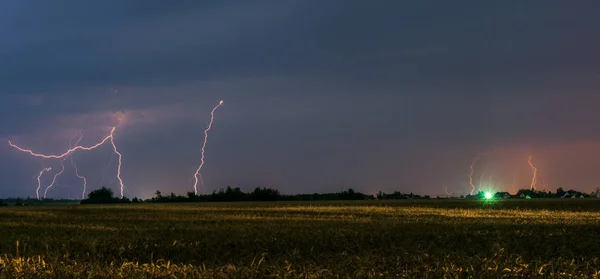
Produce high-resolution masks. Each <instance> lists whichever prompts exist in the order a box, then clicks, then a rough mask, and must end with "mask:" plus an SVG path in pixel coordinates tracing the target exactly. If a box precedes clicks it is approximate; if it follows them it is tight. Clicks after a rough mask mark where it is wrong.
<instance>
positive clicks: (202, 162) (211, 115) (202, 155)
mask: <svg viewBox="0 0 600 279" xmlns="http://www.w3.org/2000/svg"><path fill="white" fill-rule="evenodd" d="M222 105H223V100H221V101H220V102H219V104H218V105H216V106H215V107H214V108H213V109H212V111H211V112H210V122H209V123H208V127H206V130H204V143H203V144H202V154H201V157H200V166H199V167H198V169H197V170H196V173H194V193H195V194H196V195H197V194H198V176H199V175H200V171H201V170H202V166H204V149H205V148H206V142H207V141H208V131H210V128H211V127H212V124H213V121H214V119H215V111H216V110H217V108H219V107H220V106H222ZM202 184H204V183H202Z"/></svg>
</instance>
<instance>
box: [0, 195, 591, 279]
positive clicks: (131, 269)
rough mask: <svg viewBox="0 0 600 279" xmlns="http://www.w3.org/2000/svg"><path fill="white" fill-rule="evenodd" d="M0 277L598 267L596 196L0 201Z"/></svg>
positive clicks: (526, 273)
mask: <svg viewBox="0 0 600 279" xmlns="http://www.w3.org/2000/svg"><path fill="white" fill-rule="evenodd" d="M0 225H1V230H0V249H1V250H0V254H2V255H1V256H0V277H2V278H6V277H24V278H122V277H124V278H156V277H158V278H167V277H169V278H213V277H217V278H265V277H275V278H323V277H325V278H336V277H343V278H348V277H351V278H369V277H395V278H443V277H447V278H469V277H474V278H497V277H538V278H539V277H565V278H573V277H586V278H590V277H600V273H599V271H600V261H599V259H598V258H599V256H600V252H599V251H600V200H592V199H588V200H585V199H581V200H579V199H578V200H575V199H569V200H564V199H558V200H507V201H497V202H490V203H483V202H482V201H465V200H463V201H457V200H453V201H390V202H388V201H386V202H381V201H369V202H322V203H321V202H313V203H280V202H273V203H268V202H265V203H194V204H130V205H102V206H101V205H69V206H66V205H65V206H30V207H4V208H0Z"/></svg>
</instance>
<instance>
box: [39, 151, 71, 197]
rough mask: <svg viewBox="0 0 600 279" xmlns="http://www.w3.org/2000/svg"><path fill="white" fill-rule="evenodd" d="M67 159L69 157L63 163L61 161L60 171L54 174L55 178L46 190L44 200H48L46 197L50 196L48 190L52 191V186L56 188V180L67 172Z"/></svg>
mask: <svg viewBox="0 0 600 279" xmlns="http://www.w3.org/2000/svg"><path fill="white" fill-rule="evenodd" d="M66 159H67V157H64V158H63V159H62V160H61V161H60V167H61V169H60V171H59V172H57V173H55V174H54V177H53V178H52V183H50V185H48V187H46V190H45V191H44V199H45V198H46V195H47V194H48V190H50V188H52V186H54V183H56V178H57V177H59V176H60V175H61V174H62V173H63V172H64V171H65V160H66Z"/></svg>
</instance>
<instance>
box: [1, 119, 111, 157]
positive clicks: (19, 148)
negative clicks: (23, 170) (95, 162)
mask: <svg viewBox="0 0 600 279" xmlns="http://www.w3.org/2000/svg"><path fill="white" fill-rule="evenodd" d="M115 128H116V127H113V128H112V129H111V131H110V135H108V136H106V137H105V138H104V139H103V140H102V141H100V142H99V143H97V144H95V145H92V146H88V147H86V146H80V145H78V146H75V147H73V148H71V149H69V150H67V152H65V153H63V154H60V155H45V154H40V153H35V152H33V151H32V150H30V149H24V148H21V147H19V146H17V145H15V144H13V143H12V142H11V141H10V140H9V141H8V144H9V145H10V146H12V147H14V148H16V149H17V150H19V151H21V152H25V153H29V155H31V156H35V157H41V158H45V159H62V158H64V157H66V156H68V155H69V154H71V153H73V152H75V151H77V150H86V151H87V150H92V149H95V148H97V147H99V146H101V145H103V144H104V143H105V142H106V141H107V140H109V139H112V137H113V132H114V131H115Z"/></svg>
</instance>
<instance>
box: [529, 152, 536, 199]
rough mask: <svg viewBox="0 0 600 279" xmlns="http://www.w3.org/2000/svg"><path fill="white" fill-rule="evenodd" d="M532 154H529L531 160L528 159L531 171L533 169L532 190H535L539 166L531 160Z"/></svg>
mask: <svg viewBox="0 0 600 279" xmlns="http://www.w3.org/2000/svg"><path fill="white" fill-rule="evenodd" d="M531 157H532V156H531V155H530V156H529V160H528V161H527V163H529V166H530V167H531V171H533V176H532V177H531V186H530V189H531V190H535V189H536V188H535V185H536V184H537V168H536V167H535V166H534V165H533V163H532V162H531Z"/></svg>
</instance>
